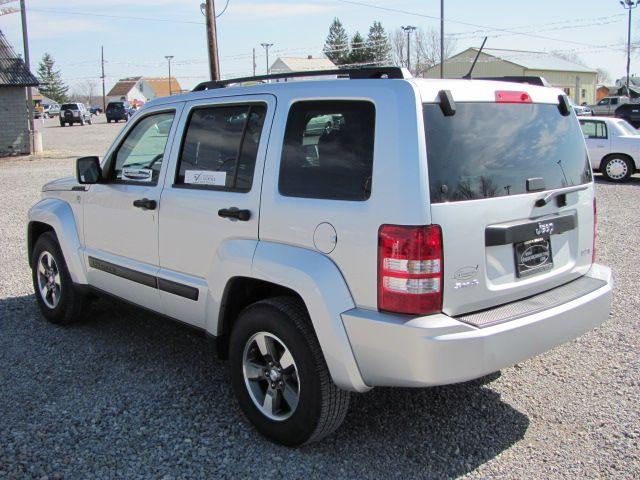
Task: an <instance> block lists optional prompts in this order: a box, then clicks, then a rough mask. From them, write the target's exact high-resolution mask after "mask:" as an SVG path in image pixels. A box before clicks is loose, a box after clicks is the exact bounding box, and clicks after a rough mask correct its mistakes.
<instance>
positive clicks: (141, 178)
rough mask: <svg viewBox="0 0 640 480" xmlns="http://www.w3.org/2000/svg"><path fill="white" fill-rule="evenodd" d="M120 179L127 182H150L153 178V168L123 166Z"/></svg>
mask: <svg viewBox="0 0 640 480" xmlns="http://www.w3.org/2000/svg"><path fill="white" fill-rule="evenodd" d="M122 180H127V181H129V182H151V181H152V180H153V170H151V169H150V168H126V167H125V168H123V169H122Z"/></svg>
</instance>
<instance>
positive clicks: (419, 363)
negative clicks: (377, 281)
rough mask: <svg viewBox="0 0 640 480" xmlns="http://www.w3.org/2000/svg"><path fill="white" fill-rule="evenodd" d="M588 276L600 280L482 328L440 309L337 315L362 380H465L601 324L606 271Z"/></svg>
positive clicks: (606, 306) (607, 301)
mask: <svg viewBox="0 0 640 480" xmlns="http://www.w3.org/2000/svg"><path fill="white" fill-rule="evenodd" d="M587 276H589V277H591V278H594V279H598V280H601V281H603V283H602V287H600V288H598V289H596V290H594V291H592V292H590V293H588V294H586V295H584V296H581V297H579V298H575V299H573V300H570V301H568V302H566V303H562V304H560V305H556V306H553V307H552V308H549V309H547V310H542V311H540V310H538V311H535V312H534V313H532V314H530V315H526V316H520V317H519V318H517V319H515V320H511V321H508V322H505V323H500V324H497V325H493V326H488V327H484V328H477V327H474V326H472V325H469V324H468V323H464V322H461V321H459V320H457V319H455V318H452V317H449V316H447V315H443V314H440V315H430V316H426V317H419V318H413V319H407V317H406V316H400V315H389V314H385V313H380V312H376V311H369V310H362V309H353V310H349V311H347V312H345V313H343V314H342V320H343V322H344V325H345V328H346V331H347V334H348V337H349V341H350V343H351V346H352V348H353V352H354V355H355V357H356V361H357V364H358V367H359V369H360V372H361V374H362V377H363V379H364V381H365V383H366V384H367V385H369V386H371V387H374V386H404V387H423V386H431V385H446V384H450V383H458V382H464V381H467V380H471V379H474V378H478V377H482V376H484V375H487V374H489V373H492V372H496V371H498V370H500V369H502V368H506V367H509V366H511V365H514V364H516V363H518V362H520V361H522V360H525V359H527V358H531V357H533V356H535V355H538V354H540V353H543V352H546V351H547V350H550V349H551V348H553V347H555V346H557V345H561V344H563V343H565V342H568V341H570V340H573V339H575V338H576V337H578V336H580V335H582V334H583V333H585V332H587V331H589V330H591V329H592V328H594V327H597V326H598V325H600V324H601V323H603V322H604V321H605V320H606V319H607V318H608V317H609V312H610V310H611V298H612V287H613V280H612V277H611V270H610V269H609V268H607V267H604V266H602V265H597V264H596V265H593V267H592V268H591V270H590V271H589V272H588V273H587ZM534 298H535V297H534Z"/></svg>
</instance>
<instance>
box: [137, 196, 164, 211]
mask: <svg viewBox="0 0 640 480" xmlns="http://www.w3.org/2000/svg"><path fill="white" fill-rule="evenodd" d="M133 206H134V207H137V208H141V209H142V210H155V209H156V207H157V206H158V202H156V201H155V200H149V199H148V198H141V199H140V200H134V201H133Z"/></svg>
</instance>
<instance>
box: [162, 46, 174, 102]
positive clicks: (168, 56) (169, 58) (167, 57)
mask: <svg viewBox="0 0 640 480" xmlns="http://www.w3.org/2000/svg"><path fill="white" fill-rule="evenodd" d="M164 58H166V59H167V62H169V96H171V95H173V92H172V91H171V59H172V58H173V55H165V56H164Z"/></svg>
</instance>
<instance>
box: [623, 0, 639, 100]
mask: <svg viewBox="0 0 640 480" xmlns="http://www.w3.org/2000/svg"><path fill="white" fill-rule="evenodd" d="M638 3H640V0H636V1H634V0H620V5H622V8H624V9H625V10H629V28H628V31H627V96H628V97H631V94H630V92H629V75H630V74H629V71H630V70H631V10H633V9H634V8H636V7H637V6H638Z"/></svg>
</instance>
